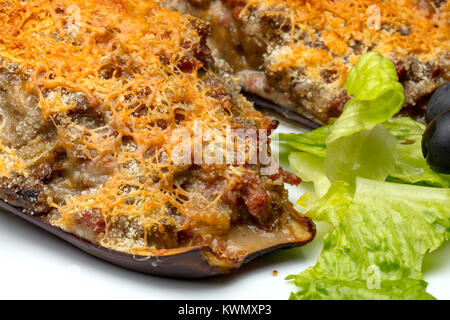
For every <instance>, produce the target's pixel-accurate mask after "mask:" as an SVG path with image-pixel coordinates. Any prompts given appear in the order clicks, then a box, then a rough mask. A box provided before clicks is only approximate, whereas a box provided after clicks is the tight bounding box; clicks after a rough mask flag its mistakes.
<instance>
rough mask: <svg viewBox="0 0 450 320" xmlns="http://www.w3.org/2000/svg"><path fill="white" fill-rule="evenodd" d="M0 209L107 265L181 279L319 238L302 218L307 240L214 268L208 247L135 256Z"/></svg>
mask: <svg viewBox="0 0 450 320" xmlns="http://www.w3.org/2000/svg"><path fill="white" fill-rule="evenodd" d="M0 209H3V210H4V211H7V212H9V213H12V214H14V215H15V216H18V217H20V218H22V219H25V220H27V221H28V222H30V223H32V224H34V225H36V226H38V227H40V228H41V229H43V230H45V231H47V232H49V233H51V234H53V235H55V236H57V237H59V238H61V239H62V240H64V241H67V242H68V243H70V244H72V245H74V246H75V247H77V248H79V249H81V250H82V251H84V252H86V253H88V254H90V255H92V256H94V257H96V258H99V259H101V260H104V261H106V262H109V263H112V264H114V265H117V266H119V267H122V268H125V269H128V270H130V271H135V272H140V273H144V274H148V275H154V276H161V277H168V278H178V279H192V280H194V279H204V278H210V277H214V276H220V275H225V274H227V273H230V272H232V271H234V270H236V269H239V268H240V267H241V266H242V265H243V264H246V263H248V262H250V261H252V260H253V259H255V258H258V257H260V256H262V255H264V254H266V253H269V252H272V251H275V250H278V249H289V248H294V247H300V246H303V245H306V244H307V243H309V242H311V241H312V240H313V239H314V237H315V235H316V227H315V225H314V223H313V222H312V221H311V219H309V218H306V217H300V218H299V220H302V221H299V223H302V224H305V225H307V226H308V232H309V233H310V238H309V239H308V240H306V241H298V242H288V243H280V244H278V245H274V246H271V247H268V248H265V249H263V250H259V251H256V252H252V253H250V254H248V255H247V256H246V257H244V258H243V259H242V260H241V261H231V262H230V264H228V265H227V264H226V263H223V262H222V266H218V265H217V261H216V263H214V264H215V266H213V265H212V263H211V262H212V260H216V259H214V254H213V252H212V250H211V249H210V248H208V247H193V248H186V249H183V250H180V249H173V250H165V251H164V254H162V255H160V256H151V257H146V256H138V255H132V254H128V253H124V252H120V251H116V250H111V249H108V248H104V247H102V246H100V245H98V244H95V243H93V242H90V241H87V240H85V239H82V238H79V237H77V236H76V235H74V234H72V233H69V232H67V231H64V230H62V229H61V228H58V227H55V226H52V225H51V224H49V223H48V222H46V221H45V220H43V219H41V218H39V217H38V216H34V215H30V214H29V213H26V212H23V210H20V209H19V208H17V207H14V206H12V205H10V204H8V203H6V202H4V201H2V200H0ZM219 263H220V262H219Z"/></svg>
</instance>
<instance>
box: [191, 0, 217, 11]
mask: <svg viewBox="0 0 450 320" xmlns="http://www.w3.org/2000/svg"><path fill="white" fill-rule="evenodd" d="M188 1H189V3H190V4H191V5H192V6H193V7H196V8H202V9H205V8H207V7H209V5H210V4H211V0H188Z"/></svg>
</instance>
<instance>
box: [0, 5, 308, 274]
mask: <svg viewBox="0 0 450 320" xmlns="http://www.w3.org/2000/svg"><path fill="white" fill-rule="evenodd" d="M0 21H1V25H2V28H0V39H1V40H0V63H1V66H0V89H1V90H0V124H1V126H0V197H1V199H2V200H3V201H4V203H2V205H1V206H2V207H3V208H5V209H7V210H9V211H11V212H13V213H15V214H17V215H19V216H21V217H23V218H25V219H27V220H29V221H31V222H33V223H35V224H37V225H39V226H41V227H43V228H44V229H46V230H48V231H50V232H52V233H54V234H56V235H58V236H60V237H62V238H63V239H65V240H67V241H69V242H71V243H73V244H74V245H76V246H78V247H80V248H82V249H83V250H85V251H87V252H89V253H91V254H93V255H95V256H97V257H100V258H102V259H105V260H108V261H111V262H114V263H116V264H118V265H121V266H125V267H127V268H131V269H134V270H137V271H142V272H146V273H150V274H157V275H164V276H174V277H185V278H200V277H207V276H212V275H216V274H222V273H227V272H230V271H231V270H233V269H235V268H237V267H239V266H240V265H241V264H242V263H243V262H246V261H249V260H250V259H252V258H253V257H255V256H258V255H259V254H262V253H265V252H267V251H270V250H274V249H277V248H281V247H293V246H300V245H303V244H306V243H308V242H309V241H311V240H312V239H313V237H314V235H315V227H314V224H313V223H312V222H311V221H310V219H308V218H306V217H303V216H301V215H300V214H299V213H297V212H296V211H295V210H294V209H293V207H292V204H291V203H290V202H289V201H288V197H287V191H286V190H285V189H284V185H283V183H284V182H287V183H291V184H298V183H299V182H300V181H299V179H298V178H296V177H295V176H293V175H291V174H289V173H287V172H285V171H283V170H281V169H279V168H278V166H275V167H274V166H273V163H272V161H269V162H270V163H269V162H268V161H262V160H261V159H263V157H262V156H261V155H263V154H265V158H264V159H266V160H267V159H270V158H271V157H270V148H269V142H270V140H269V139H267V137H268V136H269V134H270V132H271V131H272V130H273V129H274V128H275V127H276V125H277V124H276V123H275V122H273V121H270V120H269V119H267V118H265V117H264V116H263V115H262V114H260V113H259V112H257V111H255V110H254V108H253V106H252V104H251V103H249V102H248V101H247V100H246V99H245V98H244V97H243V96H241V95H240V94H239V93H238V91H237V89H236V87H235V83H234V82H233V81H232V79H224V78H222V77H218V76H216V74H215V73H213V72H211V71H208V69H207V68H208V66H209V65H211V64H212V63H213V62H214V61H213V59H214V58H213V57H212V55H211V51H210V48H209V47H208V46H207V42H206V38H207V37H208V36H209V33H210V30H209V27H208V25H206V24H205V23H204V22H202V21H201V20H198V19H197V18H193V17H191V16H187V15H182V14H180V13H178V12H172V11H168V10H166V9H162V8H161V7H160V5H159V4H158V3H156V2H155V1H141V2H137V3H136V2H132V1H126V0H124V1H107V0H104V1H66V0H58V1H51V2H50V1H37V0H36V1H34V0H30V1H8V2H4V3H2V4H0ZM235 132H238V134H235V135H234V136H232V137H233V139H232V142H233V143H231V147H230V144H228V143H226V142H228V137H229V135H230V134H233V133H235ZM242 132H244V133H247V132H250V134H244V135H239V133H242ZM252 137H256V140H257V143H256V144H255V143H254V139H252ZM264 137H265V138H266V139H263V138H264ZM261 141H262V142H261ZM239 146H241V147H242V146H243V149H244V151H248V152H243V155H244V157H243V158H242V159H241V158H239V157H232V159H231V160H230V159H229V158H228V157H226V156H228V155H229V154H231V155H232V156H234V155H236V154H238V152H237V151H238V150H237V149H239ZM211 150H212V151H211ZM252 152H253V153H252ZM207 154H208V155H210V156H211V155H212V156H213V157H212V158H213V159H212V158H211V157H209V158H208V157H207V156H206V155H207ZM218 155H224V156H223V157H220V156H218ZM252 155H255V156H256V158H255V157H253V156H252ZM222 158H223V159H222ZM255 159H256V160H255ZM211 160H214V161H211ZM222 160H223V161H222ZM253 160H254V161H253ZM12 240H13V239H12Z"/></svg>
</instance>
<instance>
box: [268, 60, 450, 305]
mask: <svg viewBox="0 0 450 320" xmlns="http://www.w3.org/2000/svg"><path fill="white" fill-rule="evenodd" d="M345 89H346V90H347V92H348V94H349V95H350V96H352V97H353V98H352V99H351V100H350V101H349V102H348V103H347V104H346V106H345V108H344V112H343V114H342V115H341V117H340V118H339V119H337V120H336V122H335V123H333V124H331V125H328V126H324V127H322V128H319V129H316V130H314V131H312V132H309V133H306V134H279V135H277V136H274V139H278V140H279V142H280V143H281V144H282V145H283V144H284V145H287V146H289V148H286V149H285V150H286V154H284V155H282V156H284V158H287V159H288V161H289V165H290V168H291V170H292V171H293V172H294V173H295V174H296V175H298V176H299V177H301V178H302V179H303V180H304V181H309V182H312V183H313V184H314V189H315V196H316V198H317V201H315V203H313V205H312V207H311V208H309V211H308V212H307V215H308V216H310V217H312V218H313V219H314V220H316V221H324V222H327V223H329V224H331V225H332V226H333V228H334V229H333V231H332V232H330V233H328V234H327V235H326V236H325V239H324V248H323V251H322V253H321V255H320V258H319V261H318V262H317V264H316V265H315V266H314V267H312V268H310V269H308V270H307V271H305V272H303V273H301V274H299V275H297V276H291V277H289V279H291V280H294V281H295V284H296V285H297V287H298V291H297V292H296V293H293V294H292V295H291V299H432V298H433V297H432V296H431V295H429V294H428V293H426V287H427V284H426V283H425V282H424V281H423V280H422V278H423V274H422V272H421V266H422V260H423V257H424V255H425V254H427V253H428V252H430V251H433V250H435V249H437V248H438V247H439V246H441V245H442V243H443V242H444V241H446V240H448V238H449V230H450V229H449V225H450V211H449V210H450V206H448V203H450V189H449V187H450V176H448V175H441V174H438V173H436V172H434V171H433V170H431V169H430V168H429V167H428V165H427V163H426V161H425V159H424V158H423V156H422V153H421V139H422V134H423V131H424V129H425V128H424V126H423V125H422V124H420V123H418V122H416V121H414V120H412V119H410V118H391V117H392V116H393V115H395V114H396V113H397V112H398V111H399V110H400V108H401V107H402V105H403V101H404V96H403V88H402V86H401V84H400V83H399V82H398V78H397V75H396V72H395V67H394V65H393V64H392V63H391V62H390V61H389V60H387V59H385V58H383V57H382V56H381V55H380V54H379V53H376V52H371V53H368V54H366V55H363V56H362V57H361V58H360V59H359V60H358V62H357V64H356V66H355V67H354V68H353V69H352V70H351V71H350V73H349V76H348V78H347V82H346V85H345Z"/></svg>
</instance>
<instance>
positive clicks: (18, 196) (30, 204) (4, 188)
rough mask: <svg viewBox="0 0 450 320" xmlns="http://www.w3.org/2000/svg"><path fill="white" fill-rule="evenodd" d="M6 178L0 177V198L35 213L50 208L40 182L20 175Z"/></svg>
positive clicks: (42, 212)
mask: <svg viewBox="0 0 450 320" xmlns="http://www.w3.org/2000/svg"><path fill="white" fill-rule="evenodd" d="M8 180H9V181H7V179H5V178H1V179H0V198H1V199H3V200H6V201H7V202H8V203H9V204H11V205H13V206H16V207H20V208H24V209H25V210H27V211H29V212H31V213H33V214H36V215H41V214H45V213H47V212H48V211H49V210H50V207H49V205H48V204H47V195H46V194H45V191H44V185H43V184H42V183H41V182H39V181H36V180H34V179H30V178H25V177H23V176H20V175H17V176H15V177H14V178H12V179H8Z"/></svg>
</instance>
